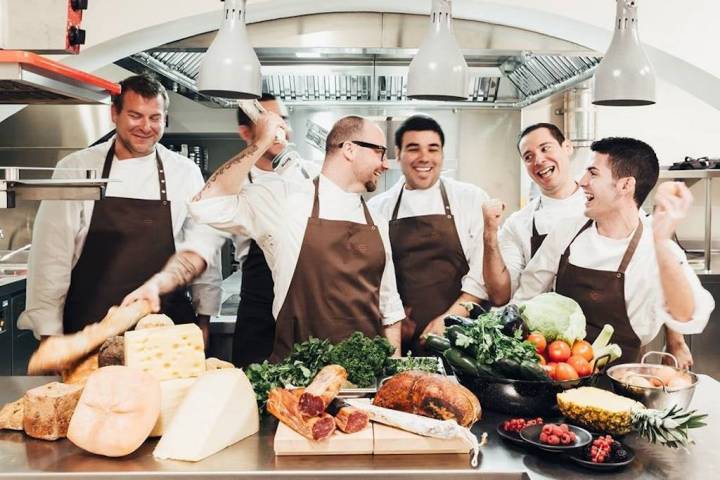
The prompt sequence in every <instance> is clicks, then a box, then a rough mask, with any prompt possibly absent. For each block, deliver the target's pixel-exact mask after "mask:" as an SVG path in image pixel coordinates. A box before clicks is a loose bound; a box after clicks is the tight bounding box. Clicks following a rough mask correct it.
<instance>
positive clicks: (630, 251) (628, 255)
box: [618, 220, 643, 273]
mask: <svg viewBox="0 0 720 480" xmlns="http://www.w3.org/2000/svg"><path fill="white" fill-rule="evenodd" d="M642 232H643V223H642V220H640V222H639V223H638V226H637V228H636V229H635V233H634V234H633V236H632V239H630V244H629V245H628V248H627V250H625V255H623V259H622V262H620V268H619V269H618V273H625V270H626V269H627V266H628V265H629V264H630V260H632V257H633V255H634V254H635V250H637V246H638V244H639V243H640V237H642Z"/></svg>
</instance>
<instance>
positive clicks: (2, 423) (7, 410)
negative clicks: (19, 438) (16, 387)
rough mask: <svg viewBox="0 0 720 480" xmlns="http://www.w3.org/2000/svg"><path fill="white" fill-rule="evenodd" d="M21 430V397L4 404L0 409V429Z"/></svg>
mask: <svg viewBox="0 0 720 480" xmlns="http://www.w3.org/2000/svg"><path fill="white" fill-rule="evenodd" d="M5 428H7V429H9V430H22V429H23V399H22V398H20V399H18V400H15V401H14V402H11V403H7V404H5V405H4V406H3V407H2V409H0V430H2V429H5Z"/></svg>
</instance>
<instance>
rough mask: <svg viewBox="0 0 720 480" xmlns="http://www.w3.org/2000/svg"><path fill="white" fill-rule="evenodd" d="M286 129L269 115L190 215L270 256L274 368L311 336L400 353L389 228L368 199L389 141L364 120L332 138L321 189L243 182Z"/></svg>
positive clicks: (318, 183)
mask: <svg viewBox="0 0 720 480" xmlns="http://www.w3.org/2000/svg"><path fill="white" fill-rule="evenodd" d="M278 128H283V129H284V128H285V123H284V122H283V120H282V119H281V118H280V117H279V116H278V115H276V114H274V113H272V112H266V113H264V114H263V115H261V117H260V118H259V119H258V121H257V122H256V124H255V141H254V142H253V143H252V144H250V145H249V146H248V147H247V148H246V149H245V150H243V151H242V152H240V153H239V154H238V155H237V156H236V157H234V158H232V159H231V160H229V161H228V162H227V163H225V164H224V165H223V166H221V167H220V168H219V169H218V170H217V171H216V172H215V173H214V174H213V175H212V177H210V179H209V180H208V182H207V184H206V185H205V187H204V188H203V190H202V191H201V192H199V193H198V194H197V196H196V197H195V199H194V200H193V202H192V203H191V204H190V211H191V214H192V215H193V217H194V218H195V219H196V221H198V222H199V223H204V224H210V225H211V226H213V227H215V228H218V229H221V230H225V231H228V232H230V233H232V234H237V235H246V236H248V237H250V238H252V239H253V240H255V241H256V242H257V244H258V245H259V246H260V248H261V249H262V250H263V253H264V254H265V258H266V260H267V263H268V266H269V267H270V270H271V272H272V276H273V280H274V282H275V298H274V300H273V314H274V316H275V320H276V329H275V343H274V346H273V353H272V355H271V358H270V359H271V361H279V360H281V359H283V358H285V357H286V356H287V355H288V354H289V353H290V351H291V349H292V346H293V344H295V343H298V342H302V341H304V340H307V339H308V338H309V337H310V336H313V337H318V338H327V339H329V340H331V341H332V342H333V343H335V342H338V341H340V340H343V339H345V338H347V337H348V336H350V335H351V334H352V333H353V332H355V331H360V332H362V333H364V334H365V335H368V336H375V335H384V336H386V337H387V338H388V340H389V341H390V343H391V344H393V345H394V346H395V347H396V353H399V350H400V328H401V323H400V321H401V320H402V319H403V318H404V317H405V313H404V310H403V306H402V302H401V301H400V296H399V295H398V293H397V288H396V284H395V270H394V268H393V263H392V256H391V254H390V252H391V250H390V240H389V238H388V231H387V222H386V220H384V219H383V218H382V217H381V216H380V215H378V214H375V215H371V214H370V211H369V210H368V208H367V206H366V205H365V202H364V200H363V199H362V196H361V194H362V193H364V192H370V191H374V190H375V189H376V187H377V182H378V179H379V178H380V175H382V174H383V173H384V172H385V170H387V169H388V164H387V161H386V159H385V151H386V147H385V135H384V133H383V132H382V130H381V129H380V128H378V127H377V126H376V125H374V124H373V123H372V122H370V121H368V120H365V119H364V118H362V117H356V116H349V117H345V118H342V119H341V120H339V121H338V122H337V123H336V124H335V125H334V126H333V128H332V130H331V131H330V133H329V134H328V137H327V141H326V145H327V146H326V155H325V161H324V163H323V167H322V171H321V174H320V176H319V177H318V178H316V179H315V180H310V179H295V178H286V177H283V176H275V177H274V178H272V179H270V180H268V181H266V182H262V183H247V182H245V181H244V179H245V178H246V177H247V174H248V172H250V170H251V168H252V167H253V165H255V164H256V162H257V161H258V160H259V159H260V158H261V157H262V156H263V154H264V153H265V152H266V151H267V150H268V149H269V148H271V147H272V146H273V145H274V144H275V143H276V142H277V141H278V140H277V137H276V135H275V133H276V132H277V130H278ZM158 290H159V289H158ZM148 291H149V290H148Z"/></svg>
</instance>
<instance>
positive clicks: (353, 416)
mask: <svg viewBox="0 0 720 480" xmlns="http://www.w3.org/2000/svg"><path fill="white" fill-rule="evenodd" d="M328 413H329V414H330V415H333V416H334V417H335V425H336V426H337V427H338V429H340V431H341V432H344V433H355V432H359V431H360V430H364V429H365V427H367V426H368V423H369V422H370V416H369V415H368V414H367V413H366V412H364V411H362V410H360V409H357V408H355V407H353V406H352V405H350V404H349V403H347V402H346V401H345V400H342V399H340V398H336V399H335V400H333V401H332V403H331V404H330V405H329V406H328Z"/></svg>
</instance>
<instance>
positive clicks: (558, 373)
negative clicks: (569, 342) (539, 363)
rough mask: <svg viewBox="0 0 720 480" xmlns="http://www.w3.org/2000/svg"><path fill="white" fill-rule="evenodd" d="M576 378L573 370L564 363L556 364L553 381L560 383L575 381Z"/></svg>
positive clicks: (576, 375)
mask: <svg viewBox="0 0 720 480" xmlns="http://www.w3.org/2000/svg"><path fill="white" fill-rule="evenodd" d="M569 348H570V347H568V349H569ZM578 378H579V377H578V374H577V372H576V371H575V369H574V368H573V367H571V366H570V365H568V364H567V363H565V362H560V363H558V364H557V367H555V380H559V381H561V382H562V381H564V380H577V379H578Z"/></svg>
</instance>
